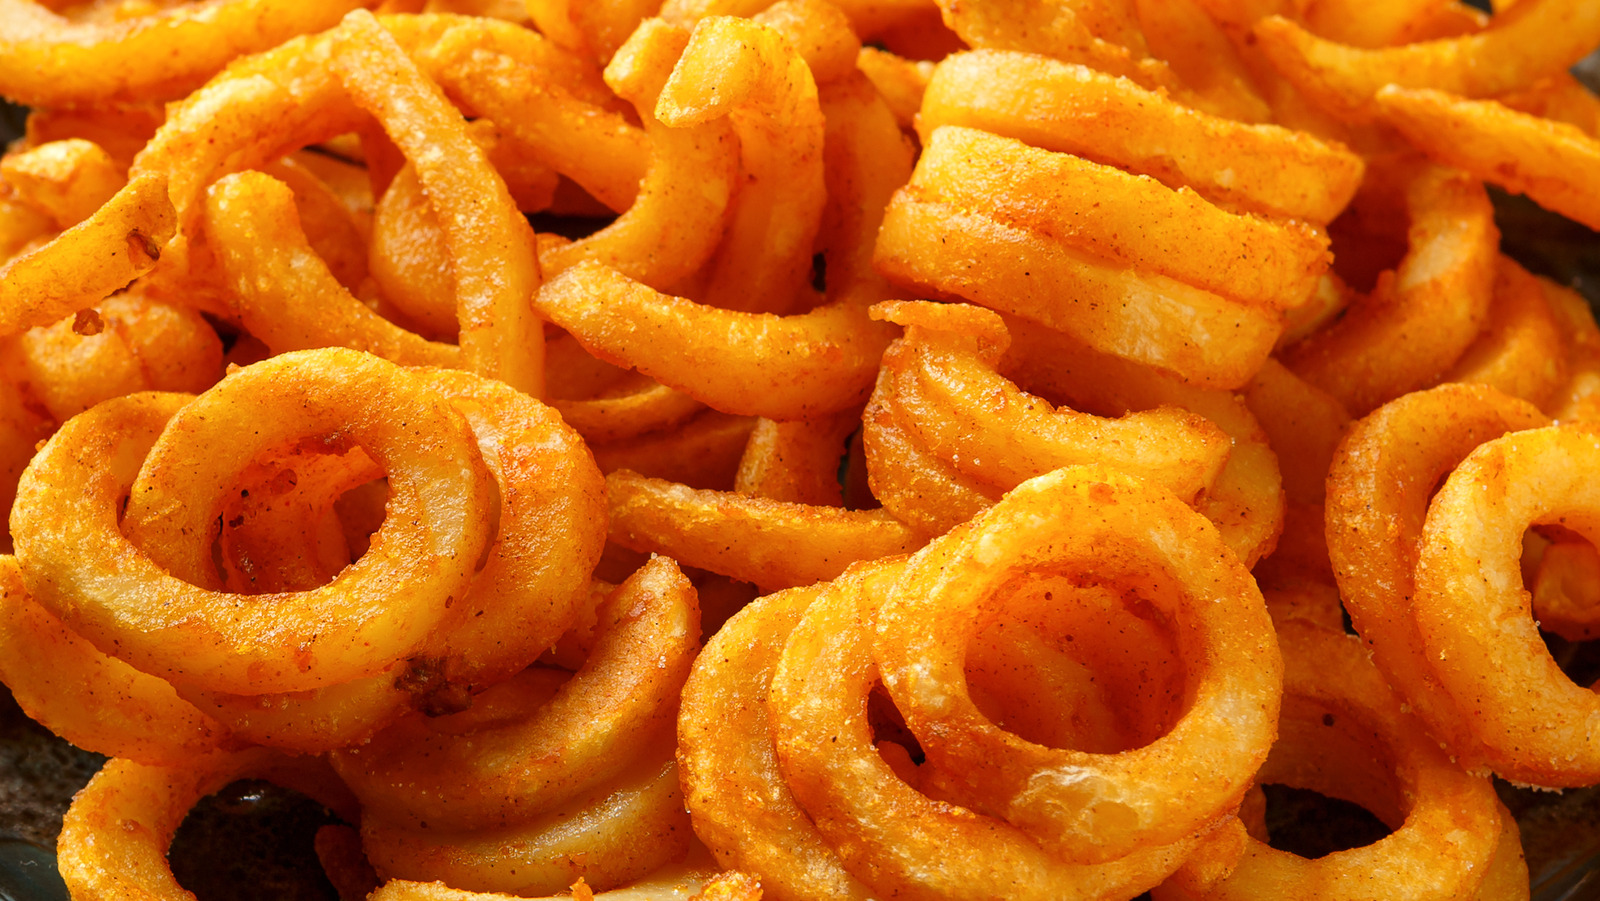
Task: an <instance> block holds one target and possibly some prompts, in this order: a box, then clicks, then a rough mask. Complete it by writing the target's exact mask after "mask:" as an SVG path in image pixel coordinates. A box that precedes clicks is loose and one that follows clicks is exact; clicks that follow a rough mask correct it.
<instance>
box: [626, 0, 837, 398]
mask: <svg viewBox="0 0 1600 901" xmlns="http://www.w3.org/2000/svg"><path fill="white" fill-rule="evenodd" d="M655 117H656V118H657V119H659V120H660V121H661V122H662V123H663V124H665V125H668V126H673V127H683V126H689V125H696V124H699V123H703V122H707V121H709V120H711V119H716V118H723V117H727V118H728V119H730V120H731V121H732V123H733V126H734V129H735V130H736V131H737V132H738V135H739V154H740V158H741V159H742V161H743V171H742V173H741V181H740V183H739V190H738V193H737V195H736V196H735V198H734V199H733V205H732V207H731V208H730V209H729V211H728V222H727V228H726V231H725V232H724V233H723V240H722V244H721V245H720V246H719V247H718V248H717V251H716V254H715V255H714V256H713V257H712V259H711V261H710V262H709V263H708V264H707V266H708V268H707V270H706V273H705V276H704V282H703V286H702V288H701V290H700V291H698V292H696V293H695V297H696V299H698V300H700V301H701V302H703V303H706V304H708V305H710V306H714V307H721V308H723V309H728V310H749V311H757V312H773V313H787V312H789V311H790V310H792V309H793V308H794V307H795V305H796V302H797V301H799V300H801V299H803V297H804V290H803V289H804V288H805V286H806V285H807V283H808V282H809V281H810V278H811V257H812V254H813V243H814V241H815V239H816V234H817V227H818V225H819V223H820V222H821V219H822V207H823V203H824V199H825V197H826V190H825V187H824V175H823V135H824V131H825V128H826V126H825V123H824V122H823V119H822V110H821V108H820V107H819V106H818V104H817V86H816V82H815V81H814V80H813V79H812V77H811V70H810V69H809V68H807V66H806V64H805V61H804V60H803V59H801V58H800V55H799V54H798V53H796V52H795V50H794V48H793V47H792V46H791V45H790V43H789V42H788V41H787V40H785V38H784V37H783V35H782V34H780V33H779V32H778V31H776V30H774V29H772V28H768V27H767V26H765V25H761V24H760V23H758V22H755V21H752V20H749V19H738V18H733V17H729V16H713V17H709V18H706V19H702V20H700V22H699V23H698V24H697V25H695V28H694V31H693V32H692V33H691V34H690V36H689V43H688V46H686V47H685V48H684V50H683V55H682V56H681V57H680V58H679V59H678V63H677V65H676V66H675V67H674V68H673V70H672V77H671V78H670V79H669V80H668V81H667V83H666V85H665V86H663V87H662V89H661V97H660V99H659V100H658V101H657V103H656V110H655ZM776 418H784V419H797V418H801V417H795V416H788V417H776Z"/></svg>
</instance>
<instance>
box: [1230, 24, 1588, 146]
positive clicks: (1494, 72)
mask: <svg viewBox="0 0 1600 901" xmlns="http://www.w3.org/2000/svg"><path fill="white" fill-rule="evenodd" d="M1255 38H1256V40H1257V42H1258V43H1259V45H1260V47H1261V50H1262V52H1263V53H1265V54H1266V55H1267V57H1268V58H1269V59H1271V60H1272V63H1273V65H1274V66H1276V67H1277V68H1278V70H1279V71H1280V72H1282V73H1283V75H1284V77H1286V78H1288V79H1289V80H1290V81H1292V82H1294V84H1295V86H1296V87H1297V88H1299V89H1300V90H1301V91H1304V92H1305V93H1306V94H1308V95H1310V96H1311V97H1313V98H1314V99H1315V100H1316V102H1317V103H1318V104H1320V105H1321V106H1323V107H1324V108H1325V109H1327V110H1329V111H1331V112H1334V113H1336V114H1337V115H1339V116H1341V117H1345V118H1349V119H1360V118H1361V117H1363V116H1368V117H1370V116H1371V115H1373V114H1374V112H1375V111H1374V110H1373V108H1372V106H1371V104H1370V101H1371V100H1372V99H1373V97H1374V95H1376V94H1377V93H1378V92H1379V91H1380V90H1381V89H1382V88H1383V87H1384V86H1385V85H1390V84H1393V85H1399V86H1401V87H1406V88H1435V89H1440V90H1446V91H1450V92H1452V93H1456V94H1461V95H1464V96H1467V97H1486V96H1493V95H1495V94H1503V93H1506V92H1509V91H1513V90H1516V89H1518V88H1523V87H1526V86H1528V85H1530V84H1532V83H1533V82H1536V81H1538V80H1539V79H1541V78H1544V77H1547V76H1551V75H1557V74H1559V73H1561V72H1564V71H1566V69H1567V67H1568V66H1570V65H1572V64H1573V63H1575V62H1577V61H1578V60H1579V59H1581V58H1583V55H1584V54H1585V53H1588V52H1589V51H1590V50H1592V49H1594V45H1595V43H1596V42H1597V41H1600V10H1596V9H1595V8H1594V6H1592V5H1590V4H1588V3H1584V2H1583V0H1529V2H1526V3H1519V4H1518V5H1517V8H1516V11H1515V12H1509V13H1506V14H1504V15H1500V16H1496V17H1494V19H1492V20H1491V22H1490V25H1489V27H1487V28H1485V29H1483V30H1482V31H1480V32H1478V33H1476V34H1467V35H1463V36H1460V37H1441V38H1438V39H1435V40H1424V41H1418V42H1416V43H1410V44H1402V45H1400V46H1394V47H1383V48H1379V49H1363V48H1359V47H1351V46H1347V45H1343V44H1340V43H1338V42H1337V41H1332V40H1326V39H1324V38H1320V37H1318V36H1317V35H1314V34H1312V33H1310V32H1308V31H1306V30H1305V29H1304V28H1303V27H1301V26H1300V25H1297V24H1296V23H1294V22H1293V21H1291V20H1289V19H1286V18H1283V17H1281V16H1273V17H1270V18H1267V19H1265V20H1263V21H1261V22H1260V23H1258V24H1257V25H1256V26H1255Z"/></svg>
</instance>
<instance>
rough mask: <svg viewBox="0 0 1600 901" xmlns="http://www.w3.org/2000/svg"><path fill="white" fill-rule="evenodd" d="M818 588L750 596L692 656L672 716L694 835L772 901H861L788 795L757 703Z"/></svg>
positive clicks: (858, 888) (763, 707) (864, 892)
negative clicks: (751, 875) (764, 888)
mask: <svg viewBox="0 0 1600 901" xmlns="http://www.w3.org/2000/svg"><path fill="white" fill-rule="evenodd" d="M825 590H827V586H822V585H817V586H812V587H809V588H794V589H790V590H788V591H780V592H778V593H776V594H770V595H767V596H766V597H762V598H757V599H756V600H755V601H752V602H751V603H750V604H749V605H747V606H746V607H745V608H744V609H743V610H740V611H739V612H738V613H736V614H734V616H733V618H732V619H730V620H728V621H727V622H726V623H724V624H723V626H722V628H721V629H719V630H718V631H717V634H716V635H714V636H712V638H711V640H710V641H708V642H707V643H706V647H705V650H704V651H702V652H701V653H700V656H699V657H697V658H696V659H695V663H694V669H693V671H691V672H690V674H689V679H688V681H687V682H685V683H684V686H683V707H682V708H681V710H680V711H679V713H678V766H679V768H680V770H679V771H680V773H681V775H682V778H683V795H684V802H685V803H686V805H687V806H688V808H689V816H690V819H691V821H692V822H693V823H694V831H695V834H696V835H698V836H699V837H700V840H701V841H703V842H705V843H706V846H707V847H709V848H710V849H711V853H713V854H715V855H716V858H717V861H718V862H719V863H721V864H722V865H723V866H725V867H732V868H735V869H743V870H749V871H751V872H755V873H760V874H761V878H762V881H763V882H764V883H765V884H766V885H768V886H770V888H771V889H772V891H773V893H774V894H775V895H778V896H780V897H787V898H796V899H807V901H810V899H817V901H821V899H824V898H829V899H849V901H867V899H868V898H870V897H872V892H871V890H870V889H868V888H867V887H866V886H864V885H862V884H861V883H860V882H858V881H857V880H856V878H855V877H854V876H852V875H850V874H849V873H848V872H846V871H845V869H844V865H843V864H842V863H841V862H840V860H839V856H838V855H837V854H835V853H834V851H833V849H832V848H831V847H830V846H829V845H828V843H827V840H826V839H825V838H823V836H822V833H820V832H818V831H817V827H816V825H815V824H814V823H813V822H812V821H811V818H810V817H809V816H807V814H806V812H805V809H804V808H802V807H801V806H800V804H799V802H798V801H796V800H795V798H794V795H793V794H792V793H791V792H790V791H789V787H788V784H787V783H786V781H785V779H784V775H783V773H782V771H781V770H780V769H779V765H778V755H777V751H776V750H775V749H774V748H773V746H772V725H771V716H770V714H769V713H768V708H767V704H766V698H767V696H768V694H769V692H770V691H771V685H772V671H773V668H774V667H776V666H777V664H778V659H779V658H780V657H781V656H782V654H783V647H784V644H785V643H786V642H787V641H788V639H789V634H790V633H791V632H792V631H793V630H794V627H795V624H797V623H798V622H799V621H800V619H801V617H802V616H804V615H805V612H806V608H808V607H810V606H811V604H812V603H813V602H814V601H815V600H816V599H817V597H818V596H819V595H820V594H821V593H822V592H823V591H825Z"/></svg>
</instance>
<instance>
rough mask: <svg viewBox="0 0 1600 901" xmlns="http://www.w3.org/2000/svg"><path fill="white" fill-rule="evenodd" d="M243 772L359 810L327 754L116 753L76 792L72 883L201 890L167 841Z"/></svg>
mask: <svg viewBox="0 0 1600 901" xmlns="http://www.w3.org/2000/svg"><path fill="white" fill-rule="evenodd" d="M238 779H266V780H269V781H271V782H275V783H277V784H280V785H283V786H285V787H287V788H291V789H294V790H296V791H300V792H302V793H304V794H308V795H310V796H311V797H313V798H316V799H317V800H318V801H320V802H321V803H323V804H325V805H327V806H328V807H329V808H331V809H333V810H337V811H340V812H341V813H342V814H344V815H346V816H354V815H355V809H356V808H355V805H354V802H353V800H352V799H351V798H350V795H349V792H348V791H346V790H345V788H344V786H343V785H342V784H341V783H340V782H339V779H338V777H337V776H335V775H334V774H333V772H332V771H331V770H329V769H328V767H327V764H326V763H325V762H324V761H322V760H320V759H319V758H312V757H287V756H285V755H282V754H279V753H276V752H272V751H268V750H266V749H264V748H254V749H251V750H247V751H239V752H234V753H214V754H207V755H201V756H191V757H189V758H188V759H187V760H186V761H185V762H184V763H183V764H175V765H171V766H146V765H143V764H138V763H134V762H133V761H131V760H113V761H110V762H109V763H107V764H106V766H105V767H104V768H103V769H101V770H100V772H99V773H96V774H95V777H94V779H93V780H91V781H90V784H89V785H88V786H86V787H85V788H84V789H83V791H81V792H79V793H78V795H77V796H76V797H75V798H74V799H73V805H72V807H71V809H69V810H68V811H67V814H66V817H65V821H64V823H63V824H62V830H61V840H60V843H59V844H60V847H61V849H62V850H61V857H60V869H61V878H62V881H63V882H65V883H66V884H67V887H68V891H70V892H71V893H72V896H73V897H74V898H82V899H92V901H134V899H145V901H185V899H188V898H193V897H194V895H193V894H191V893H190V892H189V891H188V890H186V889H184V888H183V887H182V886H180V885H179V884H178V880H177V878H176V877H175V876H173V874H172V867H171V865H170V864H169V863H168V862H167V848H168V847H169V846H170V845H171V844H172V837H173V834H174V833H176V832H177V831H178V826H179V825H180V824H181V823H182V822H183V818H184V817H185V816H186V815H187V814H188V812H189V809H190V808H191V807H193V806H194V805H195V803H196V802H198V801H199V800H200V799H202V798H204V797H205V796H206V795H209V794H211V793H212V792H215V791H218V790H219V789H222V788H223V787H225V786H227V785H228V784H229V783H230V782H233V781H235V780H238ZM129 824H137V825H136V827H135V828H128V825H129Z"/></svg>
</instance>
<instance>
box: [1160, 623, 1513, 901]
mask: <svg viewBox="0 0 1600 901" xmlns="http://www.w3.org/2000/svg"><path fill="white" fill-rule="evenodd" d="M1277 633H1278V642H1279V644H1280V646H1281V647H1282V650H1283V659H1284V699H1283V715H1282V717H1281V719H1280V726H1279V729H1280V732H1281V733H1282V734H1281V735H1280V737H1279V738H1278V742H1277V744H1275V745H1274V746H1273V749H1272V754H1271V756H1269V757H1268V759H1267V763H1266V765H1265V766H1263V767H1262V770H1261V774H1260V776H1259V777H1258V779H1259V781H1261V782H1262V783H1268V784H1287V785H1292V786H1294V787H1296V788H1305V789H1312V790H1314V791H1318V792H1320V793H1321V794H1323V795H1325V796H1328V797H1335V798H1341V799H1343V800H1346V801H1349V802H1351V803H1355V804H1359V805H1361V806H1362V807H1365V808H1367V809H1368V810H1370V811H1371V812H1373V813H1374V814H1377V815H1379V816H1381V817H1382V818H1383V820H1384V821H1385V822H1386V823H1388V825H1389V826H1390V828H1391V829H1392V830H1393V831H1392V832H1391V833H1390V834H1389V835H1386V836H1384V837H1383V838H1381V839H1379V840H1377V841H1376V842H1373V843H1372V844H1369V845H1364V846H1361V847H1355V848H1350V849H1347V850H1342V851H1335V852H1333V853H1331V854H1328V855H1325V856H1323V857H1319V858H1316V859H1314V860H1308V859H1306V858H1303V857H1299V856H1297V855H1295V854H1291V853H1289V852H1287V851H1280V850H1277V849H1275V848H1272V847H1270V846H1268V845H1267V844H1266V842H1264V841H1259V840H1257V839H1254V838H1250V839H1247V841H1246V849H1245V853H1244V856H1243V858H1242V859H1241V860H1240V861H1239V864H1238V866H1237V867H1236V868H1234V869H1233V871H1232V872H1231V873H1229V874H1228V875H1227V876H1226V877H1224V878H1223V879H1221V880H1220V881H1218V882H1215V883H1213V884H1211V885H1209V886H1204V887H1201V886H1196V885H1195V884H1194V883H1195V882H1196V881H1198V878H1197V877H1200V875H1201V873H1200V867H1199V866H1196V863H1198V862H1196V863H1190V864H1186V866H1185V869H1184V870H1180V871H1179V872H1178V873H1177V874H1175V876H1174V878H1173V880H1172V883H1170V884H1169V885H1167V886H1164V887H1163V888H1161V889H1158V890H1157V891H1156V892H1155V893H1154V897H1155V898H1156V899H1158V901H1198V899H1205V901H1245V899H1259V898H1264V897H1285V898H1296V899H1305V901H1356V899H1365V898H1370V897H1372V893H1373V884H1372V877H1373V874H1375V873H1384V874H1394V875H1392V876H1386V877H1385V887H1384V889H1383V893H1384V896H1385V897H1387V898H1392V899H1395V901H1434V899H1444V898H1494V897H1500V896H1498V895H1485V894H1480V893H1479V891H1480V887H1481V886H1483V885H1484V884H1485V883H1486V882H1490V881H1491V880H1494V879H1499V878H1507V877H1509V878H1510V879H1511V881H1512V882H1513V884H1515V883H1516V882H1518V881H1520V882H1521V883H1524V884H1525V883H1526V882H1527V878H1528V877H1527V865H1526V863H1525V862H1523V860H1522V855H1521V854H1520V853H1517V852H1518V851H1519V850H1520V843H1519V842H1518V841H1517V826H1516V821H1515V820H1514V819H1512V817H1511V815H1510V813H1509V811H1507V810H1506V809H1505V808H1504V807H1503V806H1501V804H1500V802H1499V800H1498V799H1497V798H1496V796H1495V792H1494V787H1493V785H1492V784H1491V783H1490V782H1489V780H1488V778H1487V777H1484V776H1472V775H1468V774H1467V772H1466V771H1464V770H1462V769H1461V768H1460V767H1459V766H1457V765H1456V764H1455V762H1454V761H1452V760H1451V759H1450V758H1449V757H1448V755H1446V754H1445V752H1443V751H1441V750H1440V749H1439V746H1438V745H1437V744H1436V743H1435V742H1433V741H1432V740H1431V739H1430V738H1429V737H1428V736H1427V734H1426V733H1425V732H1424V731H1422V730H1421V729H1420V725H1421V724H1420V723H1417V722H1415V721H1414V720H1412V719H1411V717H1410V716H1409V715H1407V714H1406V713H1405V712H1404V708H1403V707H1402V706H1401V701H1400V699H1399V698H1398V697H1397V696H1395V695H1394V694H1393V692H1392V691H1391V690H1390V689H1389V686H1388V685H1387V684H1386V683H1385V682H1384V679H1383V675H1382V673H1381V672H1379V670H1378V669H1377V668H1376V667H1374V666H1373V665H1372V664H1371V661H1370V659H1369V658H1368V657H1367V655H1366V654H1365V653H1364V649H1363V648H1362V646H1361V644H1360V642H1359V641H1358V640H1356V639H1353V638H1348V637H1346V636H1345V635H1344V634H1343V633H1342V632H1336V631H1329V630H1327V629H1324V628H1321V627H1317V626H1313V625H1309V624H1307V623H1304V622H1287V623H1279V624H1278V626H1277ZM1234 828H1240V827H1234ZM1507 834H1509V838H1508V837H1507ZM1508 842H1509V846H1508V848H1507V850H1509V851H1510V852H1511V853H1507V854H1501V853H1499V852H1500V850H1501V846H1502V845H1503V844H1507V843H1508ZM1496 868H1504V869H1508V870H1510V872H1509V873H1505V874H1501V873H1495V872H1494V870H1495V869H1496ZM1519 870H1520V872H1518V871H1519ZM1400 874H1405V875H1400ZM1518 877H1520V880H1519V879H1518ZM1491 884H1492V883H1491ZM1195 888H1200V889H1201V890H1198V891H1195V890H1193V889H1195ZM1523 895H1524V897H1525V896H1526V890H1525V889H1524V892H1523Z"/></svg>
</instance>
